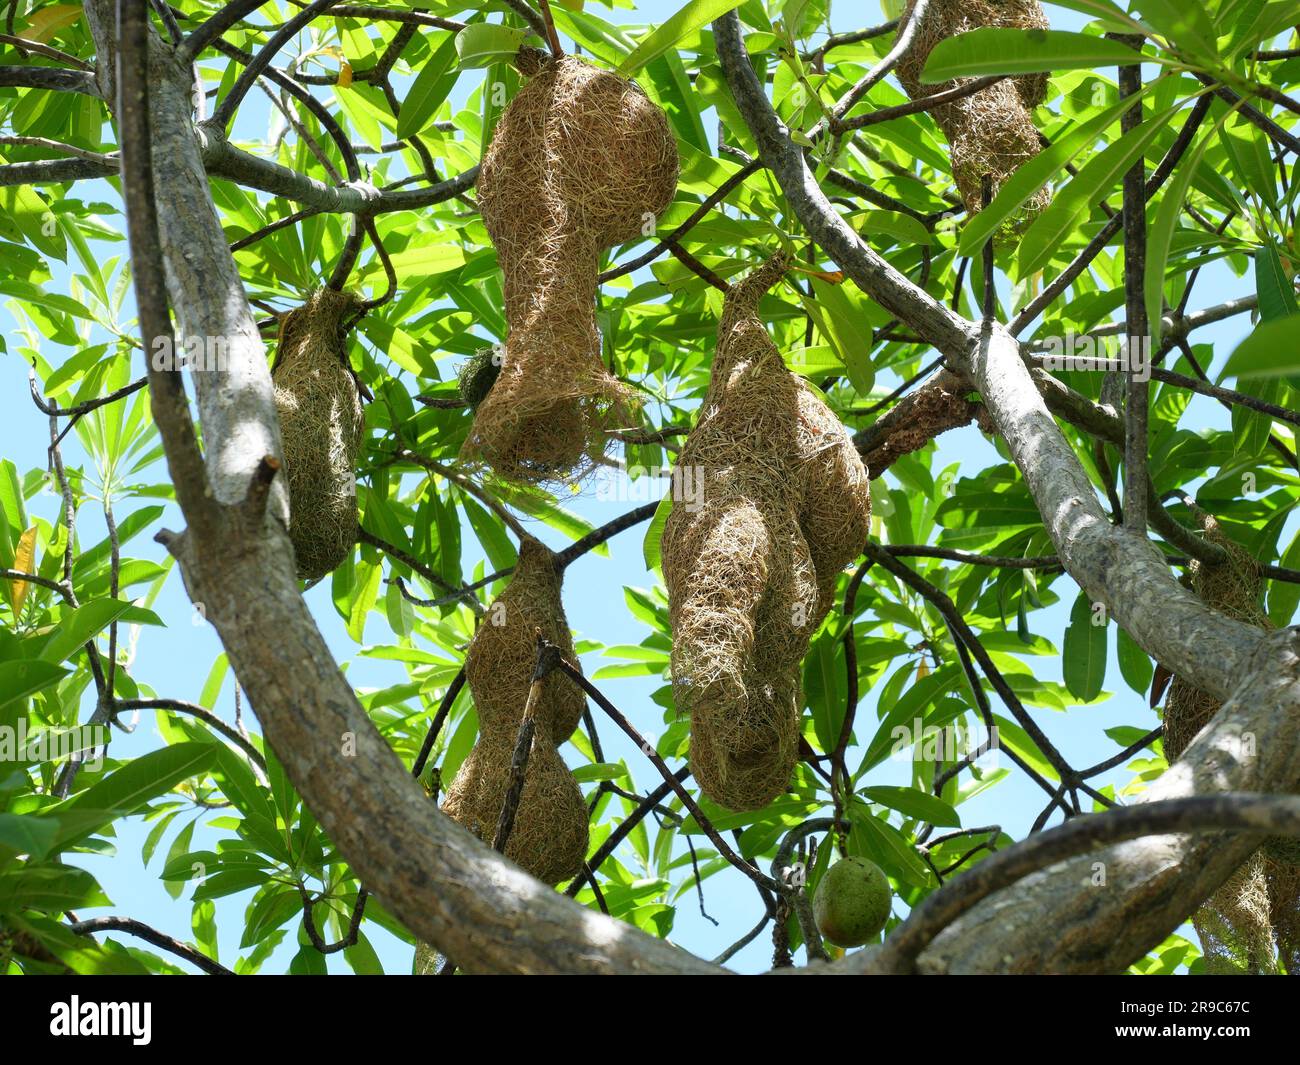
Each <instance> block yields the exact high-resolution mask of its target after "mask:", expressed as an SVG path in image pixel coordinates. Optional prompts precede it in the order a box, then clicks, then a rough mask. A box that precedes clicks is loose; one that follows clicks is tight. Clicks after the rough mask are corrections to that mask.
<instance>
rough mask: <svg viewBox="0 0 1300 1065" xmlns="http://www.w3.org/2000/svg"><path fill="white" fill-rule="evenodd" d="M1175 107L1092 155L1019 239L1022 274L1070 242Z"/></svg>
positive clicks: (1037, 267) (1044, 262) (1036, 268)
mask: <svg viewBox="0 0 1300 1065" xmlns="http://www.w3.org/2000/svg"><path fill="white" fill-rule="evenodd" d="M1176 110H1177V108H1175V107H1171V108H1168V109H1167V110H1165V111H1162V112H1160V113H1159V114H1156V115H1153V116H1152V117H1150V118H1148V119H1147V120H1146V121H1145V122H1143V123H1142V124H1141V125H1140V126H1138V127H1137V128H1136V129H1131V130H1129V131H1128V132H1127V133H1125V134H1124V135H1123V136H1122V137H1120V138H1119V140H1117V141H1115V143H1114V144H1112V145H1110V146H1109V147H1108V148H1106V149H1105V150H1104V151H1102V152H1100V153H1098V154H1097V155H1095V156H1093V157H1092V158H1091V159H1089V160H1088V162H1087V163H1085V164H1084V166H1083V169H1081V170H1080V171H1079V173H1078V174H1077V175H1075V177H1074V179H1073V180H1072V181H1070V182H1069V183H1068V184H1067V185H1066V186H1065V187H1064V188H1062V189H1061V190H1059V191H1058V192H1057V194H1056V197H1055V198H1054V199H1053V200H1052V202H1051V204H1050V205H1049V206H1048V208H1047V209H1046V210H1045V211H1043V213H1042V214H1041V215H1039V216H1038V218H1037V219H1036V220H1035V221H1034V224H1033V225H1031V226H1030V227H1029V229H1028V230H1027V231H1026V232H1025V235H1024V237H1023V238H1022V240H1021V242H1020V255H1019V259H1018V260H1017V267H1018V269H1019V276H1020V277H1021V278H1025V277H1028V276H1030V275H1031V274H1035V273H1037V272H1038V271H1039V270H1041V269H1042V268H1043V267H1044V266H1046V265H1047V264H1048V262H1050V261H1051V258H1052V256H1053V255H1054V254H1055V253H1056V252H1058V251H1059V250H1060V249H1061V248H1062V247H1064V246H1066V245H1067V244H1068V242H1069V237H1070V235H1071V234H1072V233H1074V232H1075V231H1076V229H1077V228H1078V226H1079V225H1080V223H1081V222H1082V220H1083V219H1084V218H1086V217H1087V215H1088V212H1089V211H1090V210H1091V209H1092V206H1093V204H1095V203H1097V202H1098V201H1099V200H1102V199H1104V198H1105V197H1106V196H1108V195H1109V194H1110V193H1111V192H1112V191H1113V189H1114V188H1115V186H1116V184H1117V183H1118V182H1119V180H1120V178H1121V177H1122V176H1123V174H1124V173H1125V171H1127V170H1128V169H1129V167H1131V166H1132V165H1133V163H1134V161H1135V160H1137V159H1138V158H1139V157H1140V156H1141V155H1142V153H1143V152H1144V151H1145V150H1146V147H1147V145H1148V144H1150V143H1151V141H1152V140H1154V139H1155V137H1156V134H1158V133H1159V132H1160V131H1161V130H1162V129H1164V128H1165V126H1167V125H1168V124H1169V119H1170V116H1172V115H1173V114H1174V112H1175V111H1176Z"/></svg>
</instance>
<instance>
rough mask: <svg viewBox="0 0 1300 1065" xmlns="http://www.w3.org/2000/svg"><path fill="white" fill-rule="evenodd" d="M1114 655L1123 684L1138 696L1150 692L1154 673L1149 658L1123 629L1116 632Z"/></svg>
mask: <svg viewBox="0 0 1300 1065" xmlns="http://www.w3.org/2000/svg"><path fill="white" fill-rule="evenodd" d="M1115 653H1116V657H1117V658H1118V659H1119V671H1120V675H1121V676H1123V678H1124V682H1125V683H1126V684H1127V685H1128V686H1129V687H1130V688H1132V689H1133V690H1134V691H1135V692H1137V693H1138V694H1139V695H1146V693H1147V692H1148V691H1150V690H1151V677H1152V675H1153V674H1154V673H1155V667H1154V666H1153V665H1152V664H1151V659H1150V657H1148V655H1147V653H1146V652H1145V651H1144V650H1142V648H1141V647H1139V646H1138V645H1137V641H1136V640H1134V639H1133V637H1132V636H1130V635H1129V634H1128V633H1127V632H1125V631H1124V630H1123V629H1118V630H1117V634H1116V637H1115Z"/></svg>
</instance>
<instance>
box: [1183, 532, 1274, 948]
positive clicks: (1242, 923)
mask: <svg viewBox="0 0 1300 1065" xmlns="http://www.w3.org/2000/svg"><path fill="white" fill-rule="evenodd" d="M1198 517H1199V520H1200V522H1201V525H1202V528H1203V530H1204V533H1205V539H1206V540H1207V541H1209V542H1210V543H1212V544H1217V545H1218V546H1219V547H1222V548H1223V549H1224V550H1225V551H1226V552H1227V554H1228V560H1227V561H1226V562H1223V563H1220V564H1219V565H1207V564H1205V563H1202V562H1199V561H1194V562H1193V563H1192V564H1191V567H1190V569H1191V582H1192V589H1193V591H1195V592H1196V594H1197V595H1198V596H1199V597H1200V598H1201V599H1202V600H1203V601H1204V602H1205V604H1206V605H1207V606H1210V607H1213V608H1214V609H1215V610H1217V611H1219V612H1220V613H1222V614H1226V615H1227V616H1228V617H1230V618H1234V619H1236V620H1237V621H1243V622H1245V623H1247V624H1249V625H1258V626H1260V627H1261V628H1272V625H1271V623H1270V622H1269V619H1268V615H1267V614H1266V613H1265V612H1264V610H1263V608H1262V607H1261V606H1260V597H1261V593H1262V591H1263V577H1262V574H1261V571H1260V566H1259V563H1258V562H1257V561H1256V560H1255V559H1254V558H1252V557H1251V556H1250V555H1249V554H1247V553H1246V552H1245V551H1244V550H1242V549H1241V548H1240V547H1238V546H1237V545H1236V544H1235V543H1233V542H1232V540H1230V539H1229V538H1228V537H1227V535H1226V534H1225V533H1224V532H1223V530H1222V528H1221V527H1220V526H1219V524H1218V522H1217V521H1215V520H1214V518H1213V517H1212V516H1210V515H1208V514H1198ZM1221 705H1222V703H1221V702H1220V701H1219V700H1218V699H1216V698H1214V696H1212V695H1210V694H1209V693H1208V692H1204V691H1201V690H1200V689H1199V688H1196V687H1194V686H1193V685H1192V684H1190V683H1188V682H1187V681H1184V680H1182V679H1181V678H1178V677H1175V678H1174V681H1173V683H1172V684H1171V685H1170V686H1169V697H1168V699H1167V700H1166V702H1165V713H1164V747H1165V757H1166V758H1167V759H1168V760H1169V762H1171V763H1172V762H1173V761H1175V760H1176V759H1177V758H1179V757H1180V756H1181V755H1182V753H1183V751H1185V750H1186V749H1187V746H1188V744H1190V743H1191V742H1192V740H1193V739H1195V738H1196V735H1197V734H1198V733H1199V732H1200V731H1201V730H1202V729H1203V728H1204V727H1205V726H1206V725H1207V724H1208V723H1209V721H1210V719H1211V718H1212V717H1213V716H1214V715H1215V714H1217V713H1218V712H1219V709H1220V707H1221ZM1192 924H1193V925H1194V926H1195V928H1196V932H1197V935H1198V936H1199V937H1200V939H1201V946H1202V949H1203V952H1204V955H1205V966H1206V970H1207V972H1210V973H1215V974H1235V973H1242V972H1248V973H1268V972H1273V971H1276V965H1275V961H1274V955H1275V951H1276V956H1277V959H1278V960H1280V961H1282V962H1283V963H1284V964H1285V965H1286V968H1287V971H1288V972H1290V973H1297V972H1300V865H1297V863H1296V862H1295V848H1294V840H1291V839H1288V838H1283V837H1277V838H1273V839H1270V840H1267V841H1266V842H1265V843H1264V845H1263V847H1261V848H1260V849H1259V850H1258V851H1256V852H1255V854H1253V855H1251V857H1250V858H1249V859H1248V860H1247V861H1246V862H1245V863H1244V864H1243V865H1242V866H1241V867H1240V868H1239V869H1238V870H1237V871H1236V872H1235V873H1234V874H1233V875H1232V876H1231V877H1230V878H1229V879H1228V880H1227V881H1226V882H1225V883H1224V884H1223V885H1222V886H1220V888H1219V889H1218V890H1217V891H1216V892H1215V893H1214V894H1213V895H1212V896H1210V898H1209V899H1207V900H1206V902H1205V903H1204V904H1203V905H1202V906H1201V907H1200V909H1199V910H1197V912H1196V913H1195V914H1194V915H1193V916H1192Z"/></svg>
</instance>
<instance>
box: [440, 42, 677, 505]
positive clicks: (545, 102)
mask: <svg viewBox="0 0 1300 1065" xmlns="http://www.w3.org/2000/svg"><path fill="white" fill-rule="evenodd" d="M520 67H521V69H522V70H524V72H525V73H526V74H530V75H531V76H530V77H529V79H528V81H527V83H526V84H525V85H524V86H523V88H521V89H520V90H519V92H518V93H517V94H516V96H515V98H514V99H513V100H511V102H510V104H509V106H507V107H506V109H505V112H504V113H503V114H502V116H501V120H500V122H499V123H498V124H497V128H496V131H495V132H494V134H493V137H492V142H491V144H490V145H489V146H488V150H487V152H486V153H485V154H484V156H483V163H482V169H481V171H480V175H479V180H478V194H479V209H480V211H481V213H482V216H483V222H484V224H485V225H486V226H487V230H488V234H489V235H490V236H491V238H492V243H493V244H494V245H495V246H496V249H497V255H498V258H499V260H500V264H501V270H502V273H503V274H504V279H505V303H506V307H505V310H506V319H507V321H508V323H509V335H508V336H507V338H506V343H505V350H504V352H503V358H502V364H501V368H500V375H499V376H498V377H497V379H496V382H495V384H493V385H492V387H491V391H490V392H488V393H487V395H486V398H484V399H483V401H482V403H481V404H480V405H479V406H478V408H477V410H476V411H475V417H474V424H473V426H472V428H471V430H470V435H469V438H468V439H467V440H466V443H465V449H464V457H465V458H467V459H473V460H479V461H483V462H485V463H487V464H488V465H490V466H491V467H492V468H493V469H494V470H495V471H496V472H497V473H498V474H499V475H500V476H502V477H506V478H509V479H512V480H518V481H524V482H546V481H557V480H562V479H564V478H565V477H567V476H569V475H581V474H582V473H585V472H587V471H589V470H590V469H591V468H592V466H593V465H594V463H595V462H597V461H598V460H599V459H600V458H602V457H603V456H604V453H605V450H606V447H607V440H608V438H607V435H606V430H608V429H610V428H614V427H619V426H626V425H628V424H630V420H631V416H632V412H633V409H634V406H635V403H634V400H633V393H632V392H631V390H630V389H628V388H627V387H626V386H624V385H623V384H621V383H620V382H619V381H618V380H617V379H616V378H614V377H613V376H612V375H611V374H610V373H609V372H608V370H607V369H606V368H605V365H604V363H603V362H602V361H601V345H600V334H599V331H598V330H597V327H596V315H595V302H596V275H597V272H598V269H599V265H600V254H601V252H602V251H604V250H605V249H607V248H611V247H614V246H615V245H618V244H622V243H624V242H626V241H630V240H635V239H637V238H639V237H642V236H648V235H650V234H651V233H653V231H654V223H655V219H656V217H657V216H658V215H659V214H660V213H662V211H663V210H664V208H666V207H667V206H668V204H669V203H671V202H672V198H673V194H674V192H675V191H676V188H677V166H678V161H677V144H676V140H675V139H674V137H673V134H672V130H671V129H670V127H669V125H668V119H667V118H666V116H665V115H664V113H663V111H662V110H661V109H660V108H659V107H658V106H657V105H656V104H654V103H653V102H652V101H651V100H650V99H649V97H647V96H646V95H645V93H644V92H642V91H641V89H640V88H638V87H637V85H636V84H635V83H633V82H630V81H626V80H624V79H623V78H620V77H618V76H617V75H615V74H611V73H609V72H608V71H603V70H600V69H598V68H596V67H594V66H592V65H591V64H589V63H587V62H585V61H584V60H581V59H578V58H575V57H573V56H564V57H562V58H559V59H551V58H539V57H538V53H535V52H532V51H529V50H525V51H524V52H522V53H521V60H520Z"/></svg>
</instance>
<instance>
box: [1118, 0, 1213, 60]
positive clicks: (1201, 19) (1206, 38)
mask: <svg viewBox="0 0 1300 1065" xmlns="http://www.w3.org/2000/svg"><path fill="white" fill-rule="evenodd" d="M1134 9H1136V12H1135V10H1134ZM1129 12H1130V14H1133V13H1140V14H1141V16H1142V20H1143V21H1144V22H1146V23H1147V25H1149V26H1150V27H1151V28H1152V29H1154V30H1155V31H1156V32H1157V33H1159V34H1160V35H1161V36H1162V37H1166V38H1167V39H1168V40H1169V42H1170V43H1171V44H1173V45H1174V46H1175V47H1176V48H1178V49H1179V50H1181V51H1183V52H1186V53H1187V54H1188V55H1192V56H1198V57H1201V58H1205V59H1213V58H1214V57H1215V56H1217V55H1218V54H1219V50H1218V46H1217V44H1216V43H1215V37H1216V34H1215V32H1214V26H1213V25H1212V24H1211V22H1210V16H1209V15H1207V14H1206V12H1205V7H1204V5H1203V4H1201V3H1200V2H1199V0H1198V2H1192V3H1189V2H1188V0H1136V2H1134V3H1130V4H1129Z"/></svg>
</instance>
